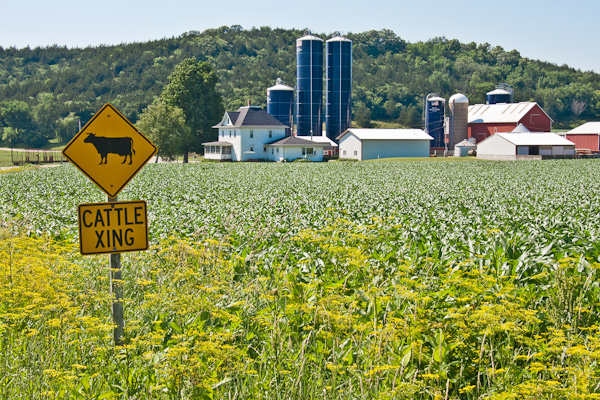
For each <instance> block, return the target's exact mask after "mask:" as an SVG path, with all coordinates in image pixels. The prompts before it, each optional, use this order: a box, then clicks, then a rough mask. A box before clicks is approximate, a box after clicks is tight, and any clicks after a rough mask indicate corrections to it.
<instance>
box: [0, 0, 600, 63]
mask: <svg viewBox="0 0 600 400" xmlns="http://www.w3.org/2000/svg"><path fill="white" fill-rule="evenodd" d="M599 17H600V1H598V0H567V1H565V0H546V1H541V0H500V1H496V2H491V1H485V0H453V1H448V0H445V1H441V0H429V1H427V0H414V1H405V0H397V1H386V0H362V1H358V0H345V1H342V0H329V1H322V0H320V1H317V0H303V1H297V2H292V1H274V0H265V1H263V0H253V1H248V0H246V1H240V0H228V1H219V0H212V1H206V0H197V1H192V0H160V1H158V0H145V1H140V0H131V1H129V0H121V1H114V0H104V1H89V0H88V1H85V0H50V1H49V0H44V1H40V0H29V1H28V0H23V1H15V0H10V1H8V0H0V46H2V47H4V48H6V47H17V48H22V47H26V46H30V47H32V48H33V47H38V46H39V47H45V46H51V45H54V44H56V45H59V46H67V47H87V46H97V45H101V44H103V45H111V44H120V43H131V42H146V41H149V40H156V39H161V38H169V37H173V36H179V35H181V34H182V33H184V32H188V31H200V32H202V31H204V30H206V29H210V28H218V27H220V26H224V25H226V26H231V25H241V26H242V27H243V28H245V29H250V28H252V27H261V26H270V27H272V28H286V29H292V28H295V29H310V30H312V31H313V32H315V33H322V34H326V35H329V34H331V33H333V32H335V31H340V32H341V33H342V34H344V33H348V32H352V33H358V32H364V31H368V30H372V29H375V30H380V29H391V30H392V31H394V32H395V33H396V34H397V35H398V36H400V37H401V38H402V39H404V40H406V41H408V42H417V41H426V40H428V39H431V38H434V37H439V36H445V37H446V38H448V39H458V40H459V41H461V42H464V43H469V42H475V43H478V44H479V43H486V42H487V43H489V44H491V45H492V46H501V47H503V48H504V49H505V50H506V51H510V50H513V49H516V50H518V51H519V52H520V53H521V55H522V56H524V57H528V58H531V59H536V60H542V61H548V62H551V63H554V64H558V65H563V64H567V65H569V66H570V67H573V68H577V69H581V70H582V71H589V70H592V71H595V72H599V73H600V44H599V40H598V31H599V27H598V22H597V20H598V18H599Z"/></svg>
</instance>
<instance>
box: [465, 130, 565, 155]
mask: <svg viewBox="0 0 600 400" xmlns="http://www.w3.org/2000/svg"><path fill="white" fill-rule="evenodd" d="M574 154H575V143H573V142H571V141H570V140H567V139H565V138H563V137H561V136H559V135H557V134H555V133H552V132H530V131H529V130H528V129H527V128H525V127H524V126H523V125H519V126H518V127H517V128H516V129H515V130H513V131H512V132H498V133H496V134H494V135H492V136H490V137H488V138H486V139H485V140H483V141H481V142H479V144H478V145H477V158H482V159H486V160H541V159H542V157H544V156H572V155H574Z"/></svg>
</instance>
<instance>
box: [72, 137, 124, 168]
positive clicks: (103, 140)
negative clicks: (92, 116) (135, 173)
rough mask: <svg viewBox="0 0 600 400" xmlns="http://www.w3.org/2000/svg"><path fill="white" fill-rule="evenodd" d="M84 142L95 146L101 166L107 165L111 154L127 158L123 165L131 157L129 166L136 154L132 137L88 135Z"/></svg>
mask: <svg viewBox="0 0 600 400" xmlns="http://www.w3.org/2000/svg"><path fill="white" fill-rule="evenodd" d="M83 142H84V143H91V144H93V145H94V147H95V148H96V151H97V152H98V154H100V165H102V164H106V159H107V156H108V155H109V154H118V155H120V156H123V157H125V158H124V159H123V162H122V163H121V164H125V161H127V156H129V164H130V165H131V161H132V160H131V156H132V154H135V150H134V149H133V139H132V138H130V137H105V136H96V135H94V134H93V133H88V136H87V137H86V138H85V139H84V140H83Z"/></svg>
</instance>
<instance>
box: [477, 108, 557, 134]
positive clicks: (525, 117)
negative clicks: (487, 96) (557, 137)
mask: <svg viewBox="0 0 600 400" xmlns="http://www.w3.org/2000/svg"><path fill="white" fill-rule="evenodd" d="M468 121H469V133H468V135H469V137H470V138H475V139H476V140H477V142H478V143H479V142H481V141H482V140H484V139H486V138H488V137H490V136H492V135H493V134H495V133H498V132H511V131H512V130H513V129H515V128H516V127H517V126H518V125H519V124H523V125H524V126H525V127H526V128H527V129H529V130H530V131H532V132H550V131H551V130H552V122H553V121H552V118H550V116H549V115H548V114H546V112H545V111H544V110H543V109H542V107H540V106H539V104H538V103H535V102H521V103H499V104H474V105H472V106H469V118H468Z"/></svg>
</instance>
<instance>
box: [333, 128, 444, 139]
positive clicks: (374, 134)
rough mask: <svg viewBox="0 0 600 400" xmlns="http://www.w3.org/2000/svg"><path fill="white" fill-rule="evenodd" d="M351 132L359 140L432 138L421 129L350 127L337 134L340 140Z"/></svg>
mask: <svg viewBox="0 0 600 400" xmlns="http://www.w3.org/2000/svg"><path fill="white" fill-rule="evenodd" d="M350 133H351V134H353V135H354V136H356V137H357V138H358V139H360V140H433V138H432V137H431V136H429V135H428V134H427V133H425V132H424V131H423V130H421V129H358V128H350V129H347V130H346V131H345V132H343V133H342V134H341V135H339V136H338V137H337V138H336V139H338V140H340V139H341V138H342V137H343V136H345V135H347V134H350Z"/></svg>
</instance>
